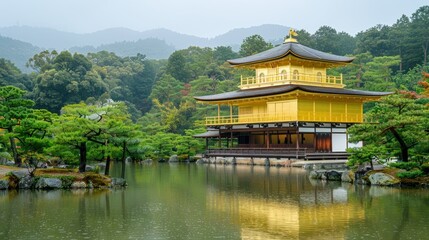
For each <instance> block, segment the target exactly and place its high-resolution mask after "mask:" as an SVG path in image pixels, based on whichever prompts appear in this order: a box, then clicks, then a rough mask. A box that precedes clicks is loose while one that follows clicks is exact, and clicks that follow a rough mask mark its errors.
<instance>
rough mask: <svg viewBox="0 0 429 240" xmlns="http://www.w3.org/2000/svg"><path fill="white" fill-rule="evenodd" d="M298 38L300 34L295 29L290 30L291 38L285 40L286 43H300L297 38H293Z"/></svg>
mask: <svg viewBox="0 0 429 240" xmlns="http://www.w3.org/2000/svg"><path fill="white" fill-rule="evenodd" d="M296 36H298V33H296V31H295V29H293V28H289V38H286V39H285V43H289V42H298V41H297V40H296V38H293V37H296Z"/></svg>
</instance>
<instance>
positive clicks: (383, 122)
mask: <svg viewBox="0 0 429 240" xmlns="http://www.w3.org/2000/svg"><path fill="white" fill-rule="evenodd" d="M365 119H366V123H364V124H357V125H354V126H353V127H351V128H350V129H349V133H350V135H351V139H350V140H351V141H352V142H357V141H364V144H366V145H372V146H374V147H375V146H379V147H385V148H386V149H387V151H388V152H389V154H390V155H391V156H394V155H399V158H400V159H401V160H402V161H405V162H406V161H409V160H410V158H411V159H412V157H413V156H415V155H419V154H422V153H421V152H418V149H424V148H421V146H424V145H427V144H428V142H429V139H428V138H429V136H428V134H427V132H426V131H427V129H429V109H428V107H427V106H425V105H423V104H419V102H418V101H417V100H416V99H411V98H408V97H406V96H404V95H401V94H394V95H390V96H387V97H383V98H382V99H381V100H380V102H379V103H377V105H376V106H375V107H374V108H372V109H371V110H370V111H369V112H367V113H366V114H365ZM410 150H411V153H412V156H410ZM424 154H428V153H424Z"/></svg>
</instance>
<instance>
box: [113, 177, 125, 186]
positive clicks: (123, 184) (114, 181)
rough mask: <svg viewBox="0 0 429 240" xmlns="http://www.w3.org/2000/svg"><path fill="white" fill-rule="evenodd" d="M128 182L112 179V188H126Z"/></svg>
mask: <svg viewBox="0 0 429 240" xmlns="http://www.w3.org/2000/svg"><path fill="white" fill-rule="evenodd" d="M125 186H127V182H126V181H125V179H123V178H112V187H125Z"/></svg>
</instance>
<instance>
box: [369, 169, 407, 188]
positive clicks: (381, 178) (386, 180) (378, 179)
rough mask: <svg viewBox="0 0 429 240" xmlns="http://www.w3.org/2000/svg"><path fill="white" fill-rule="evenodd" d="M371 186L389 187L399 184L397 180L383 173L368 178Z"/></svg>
mask: <svg viewBox="0 0 429 240" xmlns="http://www.w3.org/2000/svg"><path fill="white" fill-rule="evenodd" d="M368 181H369V182H370V183H371V185H380V186H390V185H395V184H398V183H399V182H400V180H399V179H397V178H395V177H393V176H391V175H389V174H385V173H381V172H377V173H374V174H370V175H369V176H368Z"/></svg>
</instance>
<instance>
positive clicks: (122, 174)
mask: <svg viewBox="0 0 429 240" xmlns="http://www.w3.org/2000/svg"><path fill="white" fill-rule="evenodd" d="M126 149H127V142H126V141H124V144H123V145H122V173H121V178H124V179H125V151H126Z"/></svg>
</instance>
